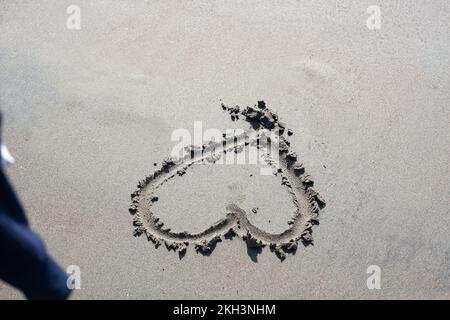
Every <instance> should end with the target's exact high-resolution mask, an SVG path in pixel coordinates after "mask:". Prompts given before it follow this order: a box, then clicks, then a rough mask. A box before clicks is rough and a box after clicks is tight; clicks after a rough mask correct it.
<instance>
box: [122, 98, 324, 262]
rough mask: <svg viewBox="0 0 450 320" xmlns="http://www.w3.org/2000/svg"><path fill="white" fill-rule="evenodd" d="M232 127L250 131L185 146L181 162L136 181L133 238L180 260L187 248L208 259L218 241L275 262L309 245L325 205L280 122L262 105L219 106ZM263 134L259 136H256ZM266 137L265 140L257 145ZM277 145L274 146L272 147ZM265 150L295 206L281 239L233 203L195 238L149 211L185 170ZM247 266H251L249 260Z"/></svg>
mask: <svg viewBox="0 0 450 320" xmlns="http://www.w3.org/2000/svg"><path fill="white" fill-rule="evenodd" d="M222 109H223V110H225V111H227V112H228V113H229V114H230V116H231V119H232V120H233V121H238V120H239V119H243V120H244V121H246V122H247V123H249V124H250V128H249V130H247V131H245V132H244V133H241V134H240V135H234V136H224V137H223V141H221V142H213V141H211V142H210V143H208V144H205V145H203V146H201V147H196V146H190V147H187V148H186V150H187V151H188V152H187V153H186V155H185V156H184V157H179V158H177V159H175V158H167V159H166V160H164V161H163V163H162V165H161V167H160V168H159V169H157V170H156V171H154V172H153V173H152V174H150V175H148V176H147V177H145V178H144V179H143V180H141V181H140V182H139V183H138V185H137V189H136V190H135V191H134V192H133V193H132V194H131V200H132V204H131V206H130V208H129V211H130V213H131V214H132V215H133V216H134V217H133V225H134V227H135V229H134V235H135V236H140V235H143V234H144V235H145V236H146V237H147V239H148V240H149V241H152V242H153V243H154V244H155V246H156V247H159V246H160V245H161V244H164V245H165V246H166V248H167V249H168V250H169V251H170V250H173V251H177V252H178V254H179V256H180V259H181V258H182V257H183V256H184V255H185V254H186V251H187V247H188V246H189V245H193V246H194V248H195V250H196V251H197V252H198V253H201V254H203V255H210V254H211V253H212V251H213V250H214V249H215V247H216V245H217V243H218V242H221V241H222V239H223V238H226V239H233V238H234V237H239V238H241V239H243V240H244V241H245V242H246V243H247V247H248V248H249V251H250V250H253V255H255V254H256V255H257V254H258V253H260V252H261V250H262V248H263V247H265V246H269V248H270V249H271V251H272V252H274V253H275V254H276V255H277V257H278V258H279V259H280V260H284V259H285V258H286V254H287V253H295V251H296V250H297V247H298V243H299V241H301V242H302V243H303V244H304V245H305V246H306V245H309V244H312V242H313V239H312V226H313V225H314V224H318V223H319V220H318V218H319V211H320V209H322V208H323V207H324V206H325V201H324V200H323V199H322V197H321V196H320V195H319V193H318V192H317V191H315V190H314V189H313V184H314V183H313V181H312V180H311V178H310V177H309V175H307V174H306V173H305V170H304V167H303V165H302V164H301V163H300V162H299V161H298V160H297V155H296V153H295V152H293V151H292V150H291V149H290V142H289V140H288V137H289V136H291V135H292V134H293V132H292V131H291V130H290V129H286V125H285V124H284V123H282V122H280V121H279V119H278V115H277V114H276V113H274V112H273V111H271V110H270V109H269V108H268V107H267V106H266V104H265V102H264V101H258V104H257V106H254V107H246V108H244V109H241V108H240V107H239V106H235V107H229V106H226V105H224V104H222ZM261 129H262V130H261ZM274 131H276V132H277V135H276V137H277V138H276V139H273V135H271V137H272V138H270V137H267V133H268V132H269V133H273V132H274ZM264 135H265V139H262V138H263V136H264ZM274 140H276V141H274ZM263 141H265V145H264V147H265V148H266V149H267V150H271V151H270V152H268V153H267V154H266V157H265V159H266V162H267V164H268V165H270V166H271V167H272V168H273V170H274V174H275V175H279V176H281V184H282V185H283V186H284V187H285V188H286V190H287V191H288V192H289V194H290V195H291V198H292V202H293V204H294V206H295V212H294V215H293V217H292V218H291V220H290V221H289V222H288V224H289V228H288V229H286V230H285V231H283V232H281V233H268V232H266V231H264V230H261V229H260V228H258V227H256V226H255V225H253V224H252V223H251V222H250V221H249V219H248V218H247V212H245V211H244V210H243V209H242V208H240V207H239V206H238V205H237V204H236V203H229V204H228V205H227V207H226V212H225V217H224V218H222V219H221V220H219V221H217V222H216V223H214V224H213V225H211V226H210V227H209V228H207V229H206V230H204V231H202V232H200V233H190V232H187V231H184V232H173V231H171V229H170V228H167V227H165V226H164V222H163V221H161V220H160V218H158V217H157V216H156V215H155V213H154V212H153V211H152V205H153V204H154V202H156V201H158V197H157V196H156V191H157V190H158V189H159V188H160V187H161V186H162V185H164V184H165V183H167V182H169V181H170V180H172V179H174V178H176V177H179V176H182V175H183V174H184V173H185V172H186V170H188V169H189V168H190V167H191V166H192V165H194V164H197V163H201V162H204V163H209V164H213V165H214V162H216V161H217V160H218V159H220V157H221V156H222V155H224V154H226V153H227V152H235V153H239V152H242V150H243V149H244V147H245V146H248V145H254V146H255V145H256V146H257V148H258V149H259V148H260V147H261V143H264V142H263ZM273 152H275V153H276V154H277V156H278V159H277V160H278V161H272V160H273V157H271V156H270V154H273ZM252 260H254V261H255V258H254V257H253V258H252Z"/></svg>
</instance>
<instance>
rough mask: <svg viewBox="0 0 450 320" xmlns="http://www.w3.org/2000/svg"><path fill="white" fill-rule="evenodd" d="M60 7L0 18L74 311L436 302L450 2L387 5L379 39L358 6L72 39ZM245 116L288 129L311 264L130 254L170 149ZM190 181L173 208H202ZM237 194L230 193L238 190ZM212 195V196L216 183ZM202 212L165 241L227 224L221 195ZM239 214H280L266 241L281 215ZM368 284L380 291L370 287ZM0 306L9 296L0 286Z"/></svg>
mask: <svg viewBox="0 0 450 320" xmlns="http://www.w3.org/2000/svg"><path fill="white" fill-rule="evenodd" d="M70 4H72V2H69V1H56V0H53V1H41V2H40V4H39V5H37V4H34V3H33V2H31V1H30V2H23V1H4V2H2V3H1V4H0V27H1V30H2V32H1V33H0V83H1V86H0V106H1V108H2V110H3V112H4V121H5V123H4V125H5V128H4V129H5V132H4V137H5V143H6V144H7V146H8V148H9V151H10V152H11V154H12V155H13V156H14V157H15V159H16V164H15V165H13V166H11V167H10V168H9V169H8V174H9V176H10V177H11V180H12V181H13V182H14V184H15V186H16V189H17V191H18V193H19V194H20V196H21V198H22V200H23V202H24V205H25V207H26V209H27V211H28V214H29V217H30V220H31V223H32V226H33V228H34V229H35V230H37V231H38V232H39V233H40V234H41V235H42V236H43V237H44V238H45V239H46V242H47V246H48V249H49V251H50V252H52V254H53V255H54V256H55V258H56V259H57V260H58V261H59V262H60V263H61V264H62V265H63V266H69V265H78V266H80V268H81V278H82V285H81V289H80V290H77V291H76V292H75V294H74V295H73V298H74V299H77V298H89V299H106V298H113V299H121V298H123V299H137V298H145V299H168V298H175V299H178V298H194V299H195V298H199V299H206V298H231V299H234V298H242V299H260V298H268V299H270V298H274V299H278V298H287V299H302V298H323V299H329V298H344V299H348V298H357V299H358V298H368V299H376V298H390V299H401V298H415V299H420V298H430V299H437V298H450V282H449V274H450V248H449V243H450V232H449V229H450V211H449V210H450V209H449V208H450V205H449V200H448V199H450V186H449V183H448V181H450V171H449V161H448V155H449V154H450V143H449V142H450V141H449V140H450V139H449V134H448V133H449V132H450V122H449V119H450V114H449V108H448V106H449V102H450V94H449V92H450V88H449V84H450V81H449V79H450V77H449V70H450V68H449V67H450V65H449V64H450V62H449V59H448V57H449V56H450V43H449V38H448V34H449V25H448V21H449V18H450V6H449V4H448V2H447V1H422V0H418V1H414V2H411V1H406V0H400V1H383V2H382V4H381V13H382V25H381V29H380V30H369V29H368V28H367V26H366V19H367V17H368V15H367V13H366V9H367V7H368V6H369V5H372V4H373V3H372V2H370V1H357V2H355V1H339V2H337V1H325V0H322V1H275V2H274V1H231V2H230V1H220V2H217V1H216V2H214V4H209V3H208V2H204V1H195V2H192V1H183V2H181V3H179V4H171V3H165V2H156V1H133V2H131V1H130V2H125V1H120V2H119V1H102V2H95V3H93V2H90V1H81V0H80V1H77V4H78V5H79V6H80V7H81V9H82V25H81V30H78V31H71V30H67V29H66V18H67V14H66V8H67V7H68V6H69V5H70ZM259 100H264V101H266V102H267V104H268V106H269V107H270V108H271V109H272V110H274V111H275V112H276V113H277V114H278V115H279V117H280V119H282V120H283V121H284V122H285V123H286V125H287V127H288V128H291V129H292V131H293V132H294V134H293V135H292V136H289V140H290V141H291V146H290V147H291V148H292V150H294V151H295V152H296V154H297V156H298V157H299V159H300V160H301V162H302V163H303V166H304V168H305V171H306V172H307V173H308V174H309V175H310V176H311V177H312V178H313V179H314V188H315V189H316V190H317V191H318V192H320V194H321V195H322V197H323V198H324V199H325V200H326V202H327V205H326V207H325V208H324V209H323V210H321V211H320V224H319V225H316V226H314V227H313V228H312V230H313V232H312V233H313V239H314V242H313V244H312V245H308V246H304V245H299V246H298V248H297V251H296V252H295V254H288V255H287V257H286V259H284V260H283V261H281V260H280V259H279V258H278V257H277V256H276V255H274V254H273V252H272V251H271V250H270V248H269V247H267V248H264V249H263V250H261V252H259V254H258V255H257V256H256V261H255V256H254V255H253V254H252V252H249V250H248V248H247V243H246V242H245V241H242V240H239V239H237V238H236V237H234V238H233V239H225V238H224V239H222V241H221V242H220V243H219V244H217V246H216V248H215V249H214V251H213V252H212V254H210V255H203V254H201V253H200V252H199V253H197V252H196V251H195V248H194V245H189V246H188V248H187V250H186V253H185V254H184V256H183V258H182V259H180V257H179V254H178V253H177V252H173V251H168V250H166V249H165V248H164V247H160V248H158V249H156V248H155V247H154V245H152V243H151V242H148V241H147V240H146V239H145V237H134V236H133V226H132V220H133V216H131V215H130V214H129V212H128V209H129V206H130V193H131V192H133V190H135V188H136V183H137V182H138V181H140V180H141V179H143V178H144V177H146V176H148V175H150V174H152V172H154V171H155V170H157V169H158V168H160V165H161V164H162V161H163V160H164V159H165V158H166V157H167V156H168V155H170V153H171V150H172V148H173V146H174V142H172V141H171V139H170V137H171V134H172V132H173V131H174V130H176V129H179V128H185V129H187V130H193V125H194V121H202V123H203V127H204V128H219V129H227V128H230V127H231V128H232V127H233V126H234V122H232V121H230V115H229V114H228V113H227V112H224V111H222V110H221V109H220V103H221V102H224V103H226V104H228V105H231V106H234V105H240V106H252V105H254V104H255V102H256V101H259ZM240 120H242V119H240ZM286 134H287V132H286ZM154 163H157V166H156V167H155V166H154V165H153V164H154ZM224 169H225V167H224V166H221V167H220V170H224ZM192 170H193V171H190V169H188V170H187V171H186V174H185V175H183V176H177V177H175V178H174V181H173V182H174V184H171V185H170V188H180V189H181V185H182V182H179V183H180V184H181V185H178V184H175V181H176V182H177V183H178V181H182V179H184V178H186V179H191V180H190V181H192V183H191V184H190V185H189V190H186V192H188V191H189V192H190V194H192V195H195V194H196V190H197V189H198V190H199V191H201V190H204V189H202V188H204V186H203V187H197V186H195V184H194V182H195V181H197V180H196V179H195V176H194V175H195V174H196V172H195V171H194V170H202V169H201V168H198V169H197V168H195V169H192ZM205 170H206V169H205ZM233 170H241V169H233ZM242 170H243V169H242ZM246 170H247V169H246ZM251 170H252V169H248V171H245V172H248V173H249V174H250V172H251ZM224 171H225V170H224ZM198 174H199V175H201V174H200V173H198ZM223 174H224V175H226V173H225V172H224V173H223ZM189 175H192V176H189ZM248 178H249V176H247V175H245V179H246V180H245V181H244V175H240V174H239V176H238V177H236V181H235V182H234V183H235V184H234V185H233V181H234V180H233V179H231V178H230V181H228V179H227V181H226V182H227V183H226V186H227V187H228V185H230V186H234V187H230V188H231V189H230V190H234V189H235V188H238V189H239V188H241V189H242V190H246V187H245V185H246V184H245V183H247V182H246V181H247V180H248ZM254 178H255V181H256V179H263V177H261V176H257V175H254ZM231 180H233V181H231ZM200 181H202V180H201V179H199V182H200ZM258 181H260V180H258ZM207 183H208V186H209V187H210V189H211V190H213V192H215V191H217V190H220V188H223V179H220V178H219V176H217V177H215V178H214V177H212V179H210V180H208V181H207ZM262 185H263V184H262ZM236 186H237V187H236ZM168 187H169V186H168ZM258 187H259V188H260V190H265V191H262V192H266V193H265V194H267V197H270V196H271V195H272V196H273V195H274V194H278V193H281V189H276V190H274V189H273V188H272V187H270V188H267V189H265V188H263V187H261V184H260V185H258ZM280 188H281V187H280ZM180 189H177V190H179V192H182V193H183V191H182V189H181V190H180ZM161 191H162V190H161ZM171 194H172V193H171V191H170V190H167V193H163V194H161V195H158V201H156V202H155V211H156V210H158V209H159V210H160V211H158V212H156V214H160V215H163V214H164V210H168V211H165V212H166V213H165V214H166V216H168V215H169V214H170V213H169V211H170V212H173V214H175V215H181V214H184V215H188V214H189V212H185V211H184V210H182V209H183V206H184V205H183V203H184V202H183V199H186V195H187V194H184V193H183V194H182V195H181V196H180V198H181V201H180V202H177V197H176V196H173V197H172V196H171ZM214 194H215V195H216V197H218V198H219V199H214V201H211V204H208V202H204V203H203V207H205V209H204V212H205V213H206V214H207V216H205V217H202V216H195V213H193V215H194V216H193V217H196V218H192V219H189V218H186V216H183V217H180V220H177V219H176V217H174V216H171V218H170V219H172V220H170V221H173V222H174V223H178V225H175V226H174V229H173V230H174V232H175V231H176V232H181V231H183V229H184V230H187V229H189V230H188V231H189V232H191V231H192V233H194V232H201V230H205V229H206V228H208V226H210V225H211V224H213V223H214V222H215V221H218V220H220V219H221V218H224V216H223V214H224V213H226V204H227V203H228V202H229V201H228V200H229V197H230V194H231V195H232V196H231V198H233V194H235V193H234V191H233V192H231V191H230V192H229V193H228V194H224V193H220V192H215V193H214ZM221 194H222V196H221ZM242 194H246V196H247V197H249V198H247V200H246V201H248V202H249V203H248V204H245V203H244V206H247V207H245V208H243V210H244V211H245V213H246V216H247V217H248V219H249V221H250V222H252V224H254V225H258V227H259V228H260V229H265V231H267V232H270V233H280V232H282V231H283V229H284V228H287V227H288V226H286V224H287V221H289V215H287V214H286V213H283V214H282V215H280V216H275V217H273V219H272V220H273V221H274V222H273V224H275V225H276V226H277V227H276V228H274V229H273V230H271V229H270V228H269V227H267V226H266V225H265V224H267V223H268V219H269V217H270V216H271V215H273V214H276V206H278V204H277V202H276V201H274V202H273V208H270V206H271V204H270V203H271V202H269V201H268V202H267V203H265V204H261V206H260V207H261V208H260V210H261V215H262V216H263V217H264V219H262V218H258V214H259V213H256V214H254V213H253V212H252V209H251V208H253V207H258V206H259V202H258V200H256V202H252V201H253V200H251V201H250V200H249V199H251V195H248V194H247V192H242ZM263 194H264V193H263ZM283 194H284V193H283ZM222 197H223V198H222ZM169 199H171V200H172V201H173V204H172V205H173V208H172V209H170V210H169V209H168V207H167V208H166V209H165V208H164V206H168V200H169ZM195 199H197V198H195ZM193 201H194V200H193ZM158 206H159V207H158ZM209 206H210V207H209ZM224 206H225V207H224ZM216 209H221V210H222V211H220V212H218V210H216ZM271 209H272V210H271ZM231 211H233V210H231ZM235 211H237V210H234V211H233V212H235ZM256 211H257V212H259V211H258V210H256ZM208 213H209V214H208ZM252 215H253V216H252ZM251 219H253V220H251ZM257 219H261V221H258V220H257ZM183 220H184V221H185V222H183ZM167 221H169V219H167ZM177 221H178V222H177ZM167 223H168V222H167ZM167 227H170V226H167ZM196 228H197V229H196ZM284 230H285V229H284ZM370 265H378V266H379V267H380V268H381V272H382V278H381V289H380V290H369V289H368V288H367V286H366V280H367V277H368V276H369V275H368V274H367V273H366V270H367V268H368V267H369V266H370ZM0 298H2V299H16V298H22V296H21V294H20V293H17V292H16V291H14V290H13V289H11V288H10V287H9V286H7V285H5V284H3V283H0Z"/></svg>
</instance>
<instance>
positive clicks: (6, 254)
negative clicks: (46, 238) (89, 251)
mask: <svg viewBox="0 0 450 320" xmlns="http://www.w3.org/2000/svg"><path fill="white" fill-rule="evenodd" d="M67 278H68V275H67V274H66V272H64V270H63V269H61V268H60V267H59V266H58V265H57V264H56V262H55V261H54V260H53V259H52V258H51V257H50V256H49V255H48V253H47V250H46V248H45V244H44V242H43V241H42V239H41V238H40V237H39V236H38V235H37V234H36V233H34V232H33V231H32V230H31V229H30V228H29V226H28V221H27V218H26V216H25V212H24V210H23V209H22V206H21V205H20V202H19V200H18V199H17V197H16V195H15V193H14V191H13V189H12V187H11V185H10V183H9V181H8V179H7V177H6V176H5V174H4V173H3V170H2V169H1V168H0V279H2V280H4V281H6V282H7V283H9V284H11V285H12V286H14V287H16V288H18V289H20V290H21V291H22V292H23V293H24V294H25V296H26V297H27V298H28V299H66V298H67V297H68V296H69V294H70V290H69V289H68V287H67Z"/></svg>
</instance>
